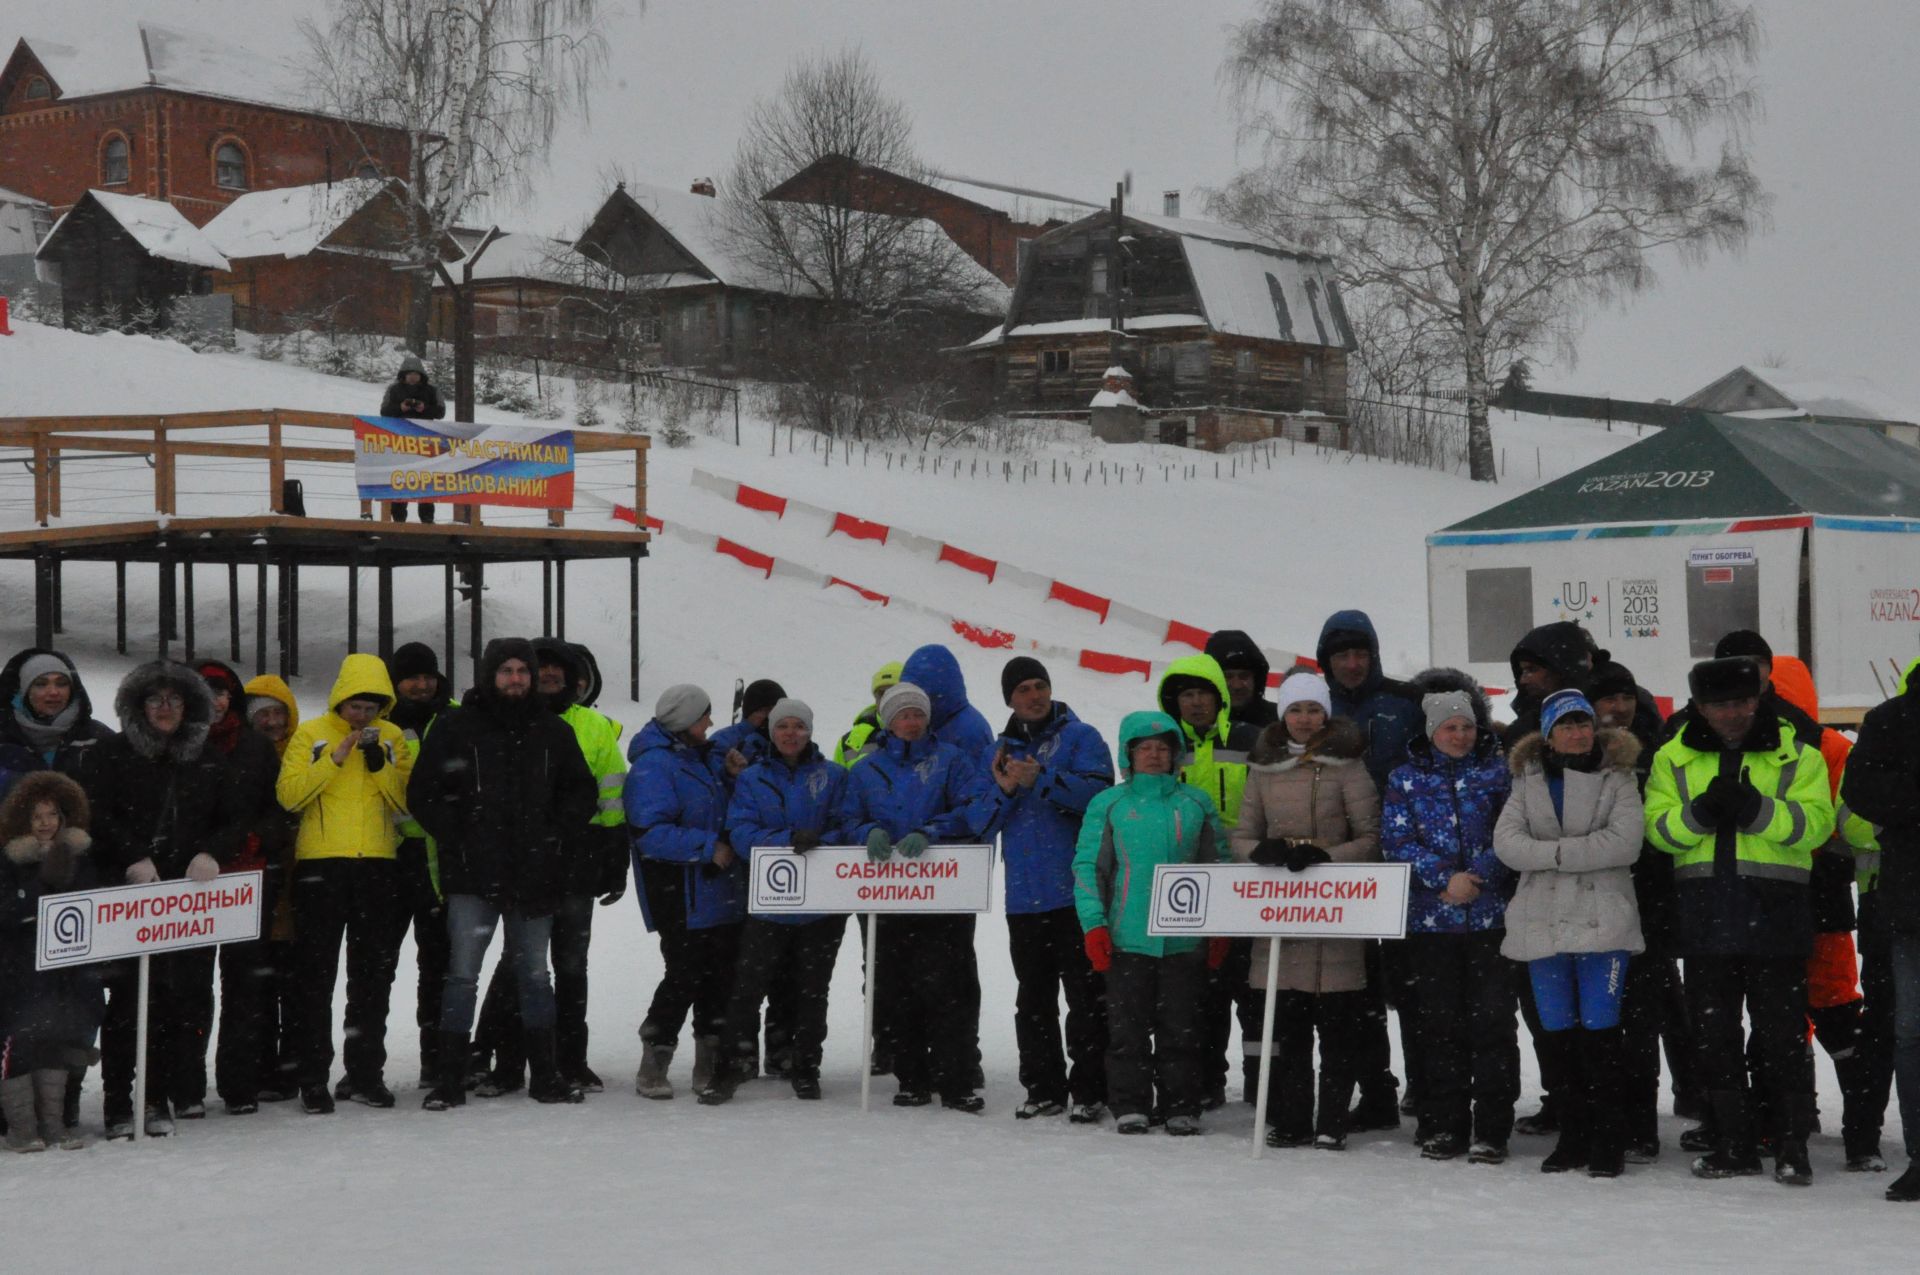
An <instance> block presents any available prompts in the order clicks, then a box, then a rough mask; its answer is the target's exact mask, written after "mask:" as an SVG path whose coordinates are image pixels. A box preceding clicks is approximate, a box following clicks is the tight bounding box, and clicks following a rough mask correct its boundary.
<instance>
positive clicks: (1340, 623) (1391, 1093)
mask: <svg viewBox="0 0 1920 1275" xmlns="http://www.w3.org/2000/svg"><path fill="white" fill-rule="evenodd" d="M1314 659H1315V660H1317V661H1319V664H1320V671H1321V672H1322V673H1324V674H1326V678H1327V689H1328V690H1329V691H1331V692H1332V701H1333V715H1334V716H1335V717H1344V718H1346V719H1348V720H1349V721H1351V722H1353V723H1354V724H1355V725H1357V726H1359V727H1360V736H1361V738H1362V739H1363V740H1364V741H1365V744H1366V751H1365V752H1363V753H1362V754H1361V758H1362V760H1363V761H1364V762H1365V764H1366V767H1367V777H1368V778H1370V779H1372V780H1373V786H1374V788H1375V789H1377V790H1378V791H1380V792H1385V791H1386V790H1387V776H1388V775H1390V774H1392V773H1393V770H1394V767H1396V766H1399V765H1400V764H1402V763H1403V762H1405V761H1406V760H1407V744H1408V743H1409V742H1410V741H1412V740H1414V739H1417V738H1420V737H1421V718H1420V706H1419V705H1418V704H1417V703H1415V702H1414V700H1413V697H1412V696H1411V695H1410V694H1409V693H1408V691H1407V689H1406V687H1404V686H1403V685H1402V684H1401V683H1399V682H1396V681H1393V680H1392V679H1390V678H1389V677H1387V675H1386V673H1385V671H1384V670H1383V669H1381V667H1380V638H1379V635H1378V634H1376V633H1375V632H1374V628H1373V620H1372V619H1371V618H1370V617H1369V616H1368V615H1367V613H1366V612H1365V611H1335V612H1334V613H1333V614H1332V615H1330V616H1328V617H1327V622H1326V623H1325V624H1323V625H1321V626H1320V642H1319V644H1318V646H1317V647H1316V648H1315V650H1314ZM1412 989H1413V981H1412V977H1411V975H1410V972H1409V971H1408V969H1407V963H1406V955H1405V947H1404V945H1403V944H1402V943H1401V942H1397V941H1396V942H1387V943H1369V944H1368V945H1367V991H1366V996H1367V1009H1366V1015H1365V1018H1364V1019H1363V1021H1362V1024H1361V1029H1360V1049H1359V1055H1358V1058H1357V1059H1356V1065H1355V1068H1354V1071H1355V1075H1356V1076H1357V1077H1358V1079H1359V1082H1360V1100H1359V1102H1358V1103H1357V1104H1356V1105H1355V1107H1354V1109H1353V1116H1352V1118H1351V1120H1350V1121H1349V1127H1350V1128H1351V1129H1353V1130H1355V1131H1362V1130H1368V1129H1394V1128H1398V1127H1399V1125H1400V1112H1401V1111H1403V1110H1409V1109H1411V1105H1412V1103H1413V1101H1414V1099H1415V1098H1416V1097H1417V1096H1418V1092H1417V1091H1418V1089H1419V1085H1418V1084H1417V1082H1416V1078H1417V1077H1418V1076H1419V1074H1420V1071H1419V1067H1418V1065H1417V1058H1416V1051H1417V1049H1418V1043H1417V1042H1418V1039H1419V1034H1418V1033H1417V1032H1416V1031H1415V1030H1414V1026H1415V1024H1414V1008H1413V1000H1412ZM1388 1005H1392V1006H1393V1007H1394V1008H1395V1009H1397V1010H1399V1011H1400V1053H1401V1056H1402V1058H1403V1059H1404V1060H1405V1063H1406V1068H1407V1102H1406V1103H1404V1104H1403V1103H1400V1102H1399V1100H1398V1096H1397V1091H1398V1089H1399V1087H1400V1082H1399V1081H1398V1080H1397V1079H1396V1078H1395V1077H1394V1074H1393V1046H1392V1044H1391V1043H1390V1042H1389V1041H1388V1039H1387V1006H1388Z"/></svg>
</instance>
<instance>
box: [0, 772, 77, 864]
mask: <svg viewBox="0 0 1920 1275" xmlns="http://www.w3.org/2000/svg"><path fill="white" fill-rule="evenodd" d="M43 801H51V802H53V803H54V804H55V805H56V806H58V807H60V818H61V820H62V821H63V822H64V823H65V824H66V826H67V828H68V829H69V830H72V831H76V832H79V833H80V834H81V835H82V836H85V835H86V830H87V829H88V828H89V827H91V826H92V813H91V811H90V810H89V808H88V805H87V794H86V793H85V792H84V791H82V790H81V788H80V785H79V784H77V783H75V782H74V781H73V780H72V779H69V778H68V777H67V776H65V775H63V774H61V773H60V772H59V771H57V770H36V771H32V772H30V773H28V774H25V775H22V776H21V777H20V781H19V782H18V783H16V784H14V786H13V787H12V788H11V789H9V790H8V792H7V799H6V800H5V801H4V802H0V842H4V843H7V844H8V845H9V846H11V844H12V842H13V841H14V840H15V839H17V838H20V837H27V838H28V839H29V840H31V833H30V830H31V829H32V827H33V808H34V807H35V806H37V805H39V804H40V803H41V802H43Z"/></svg>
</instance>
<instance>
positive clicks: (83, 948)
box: [33, 872, 262, 1142]
mask: <svg viewBox="0 0 1920 1275" xmlns="http://www.w3.org/2000/svg"><path fill="white" fill-rule="evenodd" d="M261 880H262V878H261V874H260V873H258V872H236V873H233V874H232V875H229V876H219V877H215V878H214V879H213V880H211V881H208V882H204V883H202V882H197V881H156V882H154V883H153V884H151V885H116V886H109V887H107V888H105V889H101V890H79V891H75V892H74V893H71V894H47V895H42V896H41V898H40V913H39V918H38V920H39V928H38V934H39V938H40V942H39V947H38V949H37V951H36V952H35V954H34V962H33V964H34V968H35V969H40V970H54V969H64V968H66V967H67V966H69V965H90V964H93V963H94V962H96V961H115V960H123V959H125V958H126V957H129V956H134V957H138V958H139V965H140V972H139V976H138V991H137V997H138V1003H139V1008H138V1010H137V1013H136V1018H135V1026H134V1044H133V1049H134V1059H135V1063H134V1072H133V1140H134V1141H135V1142H138V1141H139V1140H140V1135H141V1133H142V1131H143V1129H144V1126H145V1124H146V1113H147V995H148V973H149V971H148V963H149V961H150V959H151V958H152V956H153V954H154V953H156V952H178V951H183V950H185V949H187V948H194V947H213V946H216V945H218V944H221V943H243V942H246V941H247V940H249V939H257V938H259V937H260V891H261Z"/></svg>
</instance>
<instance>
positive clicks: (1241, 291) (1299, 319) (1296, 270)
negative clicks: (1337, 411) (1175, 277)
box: [1163, 219, 1353, 347]
mask: <svg viewBox="0 0 1920 1275" xmlns="http://www.w3.org/2000/svg"><path fill="white" fill-rule="evenodd" d="M1163 220H1168V219H1163ZM1180 246H1181V247H1182V248H1183V249H1184V250H1185V251H1186V254H1187V265H1188V267H1189V268H1191V269H1192V271H1193V283H1194V287H1195V288H1196V289H1197V290H1198V291H1199V293H1200V304H1201V305H1202V306H1203V307H1205V309H1206V312H1207V321H1208V323H1210V324H1211V325H1212V326H1213V329H1214V330H1215V331H1216V332H1227V333H1231V334H1233V335H1234V336H1250V337H1258V338H1261V339H1263V340H1267V341H1293V342H1298V343H1300V344H1302V345H1331V346H1341V347H1350V346H1351V345H1352V344H1353V336H1352V333H1351V332H1349V331H1348V330H1347V324H1346V321H1345V320H1346V315H1345V313H1344V310H1343V309H1342V307H1341V305H1340V302H1339V299H1338V290H1337V285H1335V283H1334V281H1333V270H1332V268H1331V265H1330V263H1328V262H1327V261H1326V260H1324V259H1323V258H1318V257H1306V256H1296V255H1293V254H1291V253H1287V252H1282V251H1276V250H1274V249H1272V248H1268V247H1266V246H1264V245H1262V244H1260V243H1258V242H1257V241H1254V242H1232V243H1230V242H1226V241H1224V240H1220V239H1215V238H1201V237H1198V236H1194V235H1187V234H1185V233H1182V234H1181V240H1180Z"/></svg>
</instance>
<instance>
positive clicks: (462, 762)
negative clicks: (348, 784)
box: [407, 692, 600, 916]
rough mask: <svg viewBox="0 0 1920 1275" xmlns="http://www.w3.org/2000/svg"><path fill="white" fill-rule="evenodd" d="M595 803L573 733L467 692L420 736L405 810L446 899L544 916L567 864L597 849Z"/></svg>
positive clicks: (546, 718)
mask: <svg viewBox="0 0 1920 1275" xmlns="http://www.w3.org/2000/svg"><path fill="white" fill-rule="evenodd" d="M599 795H600V793H599V785H597V784H596V783H595V782H594V778H593V773H592V772H591V771H589V770H588V769H587V763H586V759H585V758H584V757H582V756H581V754H580V744H579V742H578V741H577V740H576V739H575V738H574V735H573V730H572V729H571V728H570V727H569V726H568V725H567V724H566V723H565V722H563V721H561V720H560V718H559V717H557V716H555V715H554V714H553V713H552V712H550V711H549V710H548V709H547V708H546V707H545V705H544V704H543V703H542V702H541V701H540V700H539V699H538V697H535V696H529V697H528V698H527V699H525V700H523V701H520V702H519V703H511V702H506V701H501V700H499V699H497V697H495V696H494V695H493V694H492V693H491V692H474V693H471V694H470V695H469V696H468V697H467V698H466V699H465V700H463V701H462V703H461V705H460V707H458V708H453V709H449V710H447V711H446V712H445V713H443V714H442V715H441V716H440V717H439V718H438V719H437V720H436V721H435V722H434V723H433V729H432V730H431V731H429V732H428V733H427V737H426V739H425V741H424V742H423V743H422V744H421V746H420V756H419V758H418V760H416V761H415V762H414V765H413V776H412V778H411V780H410V781H409V782H408V784H407V809H408V810H409V811H410V812H411V813H412V815H413V817H414V819H415V820H417V821H418V822H419V824H420V826H421V827H423V828H425V829H426V830H427V835H429V836H431V837H432V838H433V839H434V841H435V843H436V845H437V847H438V849H439V854H440V887H441V890H442V892H443V893H445V894H446V895H447V896H448V897H449V898H451V897H452V896H453V895H456V894H477V895H479V896H480V897H482V898H484V899H486V900H487V901H488V902H490V903H492V904H494V905H495V906H497V907H500V908H503V909H507V908H511V909H514V910H517V911H519V912H521V913H523V914H525V915H528V916H545V915H548V914H549V913H551V912H552V911H553V909H554V907H555V905H556V904H557V902H558V900H559V897H560V895H561V893H562V891H563V889H564V886H565V884H566V881H567V879H568V877H569V876H570V874H569V873H568V871H567V865H568V861H569V858H570V857H571V856H592V855H594V854H595V853H596V852H597V851H598V849H599V846H598V844H597V843H596V842H595V841H594V839H593V830H592V828H591V827H590V822H591V820H592V819H593V816H594V813H595V811H596V810H597V809H598V805H599Z"/></svg>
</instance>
